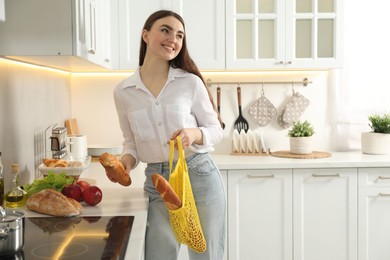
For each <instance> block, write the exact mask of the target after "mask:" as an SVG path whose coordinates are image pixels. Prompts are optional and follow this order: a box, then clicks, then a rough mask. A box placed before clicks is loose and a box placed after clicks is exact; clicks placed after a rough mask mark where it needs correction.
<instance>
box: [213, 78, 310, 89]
mask: <svg viewBox="0 0 390 260" xmlns="http://www.w3.org/2000/svg"><path fill="white" fill-rule="evenodd" d="M238 83H240V84H264V85H268V84H293V85H299V84H301V85H303V86H304V87H307V85H309V84H311V83H313V82H312V81H309V80H308V78H304V79H303V80H302V81H287V80H286V81H248V82H235V81H212V80H211V79H207V86H208V87H210V86H211V84H238Z"/></svg>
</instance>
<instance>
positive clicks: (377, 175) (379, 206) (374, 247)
mask: <svg viewBox="0 0 390 260" xmlns="http://www.w3.org/2000/svg"><path fill="white" fill-rule="evenodd" d="M358 208H359V213H358V216H359V225H358V230H359V236H358V238H359V247H358V248H359V253H358V259H359V260H379V259H390V250H389V245H388V241H390V168H361V169H359V207H358Z"/></svg>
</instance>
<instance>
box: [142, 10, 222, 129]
mask: <svg viewBox="0 0 390 260" xmlns="http://www.w3.org/2000/svg"><path fill="white" fill-rule="evenodd" d="M167 16H173V17H175V18H176V19H177V20H179V21H180V22H181V24H182V25H183V29H184V31H185V24H184V20H183V18H182V17H181V16H180V15H179V14H177V13H175V12H173V11H170V10H159V11H156V12H154V13H152V14H151V15H150V16H149V17H148V19H146V21H145V24H144V27H143V28H142V29H143V30H147V31H150V29H151V28H152V26H153V24H154V23H155V22H156V21H157V20H159V19H161V18H164V17H167ZM146 49H147V45H146V42H145V41H144V40H143V38H142V35H141V44H140V50H139V62H138V65H139V66H142V65H143V64H144V60H145V55H146ZM169 64H170V66H172V67H174V68H180V69H182V70H185V71H187V72H189V73H192V74H195V75H196V76H198V77H199V78H200V79H201V80H202V82H203V84H204V86H205V88H206V90H207V93H208V95H209V99H210V102H211V105H212V106H213V108H214V111H215V112H216V113H217V115H218V120H219V122H220V123H221V126H222V120H221V117H220V115H219V113H218V111H217V109H216V107H215V104H214V100H213V96H212V95H211V92H210V89H209V88H208V87H207V85H206V82H205V80H204V78H203V76H202V74H201V73H200V71H199V69H198V67H197V66H196V64H195V62H194V61H193V60H192V58H191V56H190V54H189V53H188V49H187V41H186V37H184V38H183V44H182V48H181V50H180V52H179V54H178V55H177V56H176V57H175V58H174V59H172V60H170V61H169Z"/></svg>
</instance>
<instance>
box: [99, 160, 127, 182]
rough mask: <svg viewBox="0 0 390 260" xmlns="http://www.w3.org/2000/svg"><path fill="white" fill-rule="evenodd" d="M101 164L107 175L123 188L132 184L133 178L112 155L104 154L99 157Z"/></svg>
mask: <svg viewBox="0 0 390 260" xmlns="http://www.w3.org/2000/svg"><path fill="white" fill-rule="evenodd" d="M99 161H100V164H101V165H103V167H104V168H105V169H106V173H107V175H108V176H109V177H110V178H111V179H113V180H114V181H116V182H118V183H119V184H121V185H123V186H129V185H130V184H131V178H130V176H129V175H128V174H127V172H126V170H125V168H124V167H123V164H122V163H121V162H120V161H119V159H118V158H117V157H116V156H115V155H112V154H109V153H103V154H102V155H100V157H99Z"/></svg>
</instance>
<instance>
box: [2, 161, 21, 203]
mask: <svg viewBox="0 0 390 260" xmlns="http://www.w3.org/2000/svg"><path fill="white" fill-rule="evenodd" d="M11 171H12V174H13V178H12V184H11V189H10V191H9V192H8V193H7V194H6V195H5V197H4V206H5V207H6V208H19V207H23V206H24V205H25V204H26V200H27V195H26V193H25V192H24V191H23V190H21V189H20V188H19V174H20V170H19V165H18V164H16V163H14V164H12V165H11Z"/></svg>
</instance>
